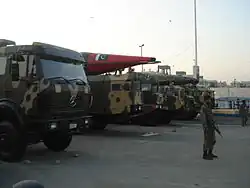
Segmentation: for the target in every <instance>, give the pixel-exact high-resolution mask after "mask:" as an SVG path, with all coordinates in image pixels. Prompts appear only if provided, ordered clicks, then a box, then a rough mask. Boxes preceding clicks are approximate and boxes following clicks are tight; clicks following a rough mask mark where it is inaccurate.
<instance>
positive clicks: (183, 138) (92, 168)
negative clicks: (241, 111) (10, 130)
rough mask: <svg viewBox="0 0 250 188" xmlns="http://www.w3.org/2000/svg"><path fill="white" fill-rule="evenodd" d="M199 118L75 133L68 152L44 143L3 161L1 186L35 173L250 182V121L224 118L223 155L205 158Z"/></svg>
mask: <svg viewBox="0 0 250 188" xmlns="http://www.w3.org/2000/svg"><path fill="white" fill-rule="evenodd" d="M199 123H200V122H199V121H192V122H181V121H174V122H172V124H173V125H174V126H173V127H137V126H128V127H125V126H114V125H112V126H109V127H108V130H107V131H104V132H103V133H95V134H94V133H92V134H88V135H77V136H75V137H74V140H73V143H72V145H71V147H70V148H69V149H68V151H67V152H62V153H53V152H49V151H48V150H47V149H46V148H45V147H44V146H43V145H42V144H40V145H36V146H33V147H32V148H29V149H28V152H27V155H26V156H25V160H24V161H23V162H21V163H16V164H8V163H3V162H2V163H1V164H0V187H1V188H10V187H11V185H12V184H14V183H16V182H17V181H19V180H22V179H36V180H38V181H40V182H41V183H43V184H44V185H45V187H46V188H69V187H72V188H83V187H84V188H99V187H100V188H113V187H114V188H117V187H119V188H123V187H126V188H140V187H142V188H153V187H154V188H158V187H159V188H160V187H162V188H184V187H185V188H192V187H198V188H205V187H207V188H210V187H211V188H238V187H240V188H249V187H250V178H249V177H250V176H249V175H250V162H249V159H250V127H244V128H242V127H240V126H239V125H237V124H239V121H236V120H235V122H233V121H232V120H223V121H222V120H221V122H219V120H218V123H220V124H221V126H220V128H221V131H222V132H223V135H224V138H220V137H217V145H216V151H215V152H216V153H217V154H218V155H219V157H220V158H219V159H216V160H213V161H205V160H203V159H202V158H201V154H202V153H201V151H202V140H203V138H202V129H201V125H200V124H199Z"/></svg>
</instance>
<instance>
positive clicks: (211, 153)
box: [208, 150, 218, 158]
mask: <svg viewBox="0 0 250 188" xmlns="http://www.w3.org/2000/svg"><path fill="white" fill-rule="evenodd" d="M208 155H209V156H211V157H212V158H218V156H217V155H215V154H213V150H209V152H208Z"/></svg>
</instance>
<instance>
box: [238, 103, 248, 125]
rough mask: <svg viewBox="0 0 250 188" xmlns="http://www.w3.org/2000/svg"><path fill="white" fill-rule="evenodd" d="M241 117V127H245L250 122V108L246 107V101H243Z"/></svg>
mask: <svg viewBox="0 0 250 188" xmlns="http://www.w3.org/2000/svg"><path fill="white" fill-rule="evenodd" d="M239 115H240V118H241V126H242V127H245V126H246V125H247V120H248V107H247V105H246V101H245V100H242V103H241V105H240V109H239Z"/></svg>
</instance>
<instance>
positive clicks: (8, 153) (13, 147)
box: [0, 121, 27, 162]
mask: <svg viewBox="0 0 250 188" xmlns="http://www.w3.org/2000/svg"><path fill="white" fill-rule="evenodd" d="M26 147H27V143H26V141H25V136H24V135H23V133H22V131H21V130H19V129H17V127H15V126H14V124H13V123H12V122H11V121H1V122H0V157H1V159H2V160H3V161H6V162H15V161H20V160H21V159H22V158H23V156H24V154H25V151H26Z"/></svg>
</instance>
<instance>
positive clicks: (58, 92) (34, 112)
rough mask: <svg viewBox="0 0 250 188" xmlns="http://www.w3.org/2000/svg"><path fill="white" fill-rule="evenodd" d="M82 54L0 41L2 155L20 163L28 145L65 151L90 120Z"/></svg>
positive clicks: (89, 101) (0, 137) (87, 85)
mask: <svg viewBox="0 0 250 188" xmlns="http://www.w3.org/2000/svg"><path fill="white" fill-rule="evenodd" d="M85 63H86V62H85V61H84V59H83V58H82V56H81V54H80V53H77V52H75V51H72V50H69V49H65V48H61V47H57V46H52V45H49V44H43V43H33V44H32V45H18V46H17V45H15V42H12V41H8V40H0V66H1V68H0V70H1V72H0V73H1V74H0V84H1V88H0V157H1V159H2V160H5V161H9V162H12V161H18V160H20V159H21V158H22V157H23V156H24V154H25V151H26V147H27V145H29V144H36V143H39V142H43V143H44V144H45V146H47V148H48V149H50V150H52V151H56V152H58V151H62V150H64V149H66V148H67V147H68V146H69V144H70V143H71V140H72V134H71V131H72V130H75V129H77V128H78V126H79V125H83V124H88V122H89V118H90V117H89V116H88V112H89V107H90V103H91V94H90V87H89V84H88V80H87V77H86V75H85V70H84V67H83V66H82V65H83V64H85Z"/></svg>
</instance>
